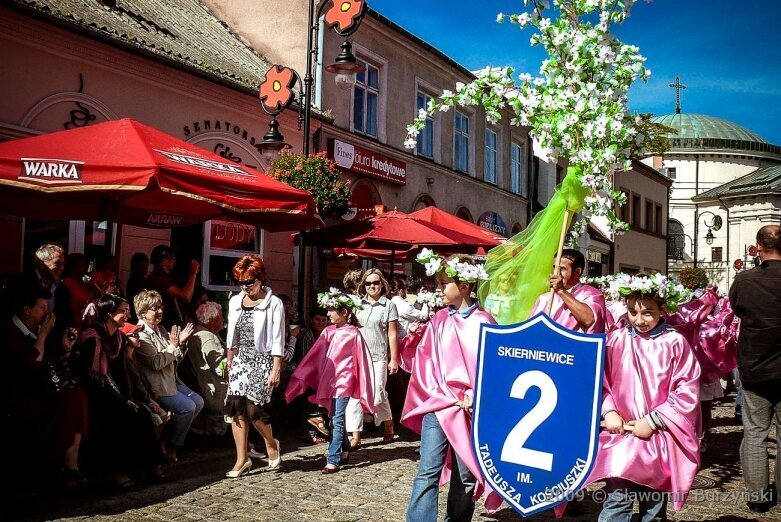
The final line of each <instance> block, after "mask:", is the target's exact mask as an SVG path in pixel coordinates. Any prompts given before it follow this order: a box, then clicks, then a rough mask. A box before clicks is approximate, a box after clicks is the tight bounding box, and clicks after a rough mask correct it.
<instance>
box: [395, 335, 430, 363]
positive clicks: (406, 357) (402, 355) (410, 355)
mask: <svg viewBox="0 0 781 522" xmlns="http://www.w3.org/2000/svg"><path fill="white" fill-rule="evenodd" d="M428 325H429V323H427V322H426V323H423V324H421V325H420V326H419V327H418V329H417V330H415V331H414V332H410V333H408V334H407V335H405V336H404V338H403V339H402V340H401V341H399V368H401V369H402V370H404V371H405V372H407V373H412V366H413V365H414V364H415V354H416V353H417V351H418V344H420V340H421V339H423V333H424V332H425V331H426V328H428Z"/></svg>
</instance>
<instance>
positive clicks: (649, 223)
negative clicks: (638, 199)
mask: <svg viewBox="0 0 781 522" xmlns="http://www.w3.org/2000/svg"><path fill="white" fill-rule="evenodd" d="M655 223H656V222H655V221H654V202H653V201H648V200H646V202H645V229H646V230H647V231H648V232H656V230H654V228H653V227H654V224H655Z"/></svg>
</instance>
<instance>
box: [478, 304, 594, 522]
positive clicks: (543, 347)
mask: <svg viewBox="0 0 781 522" xmlns="http://www.w3.org/2000/svg"><path fill="white" fill-rule="evenodd" d="M604 352H605V336H604V335H601V334H600V335H594V334H584V333H581V332H576V331H574V330H568V329H566V328H564V327H562V326H560V325H558V324H557V323H555V322H554V321H553V320H552V319H550V317H548V316H547V315H545V314H542V313H540V314H538V315H536V316H534V317H533V318H531V319H529V320H528V321H525V322H523V323H519V324H512V325H489V324H484V325H482V327H481V330H480V351H479V356H478V363H477V384H476V386H475V396H474V415H473V420H472V422H473V427H472V428H473V429H472V434H473V444H474V451H475V454H476V455H477V461H478V464H479V466H480V468H481V471H482V473H483V476H484V477H485V479H486V482H487V483H488V484H489V485H490V486H491V487H492V488H493V489H494V490H495V491H496V492H497V493H498V494H499V495H501V496H502V498H503V499H504V500H505V501H506V502H507V503H508V504H509V505H511V506H512V507H513V508H514V509H515V510H516V511H518V512H519V513H520V514H522V515H523V516H529V515H532V514H534V513H537V512H540V511H544V510H546V509H550V508H552V507H553V506H555V505H556V504H559V503H561V502H563V501H565V500H571V499H572V498H573V496H574V494H575V493H577V491H578V490H579V489H580V488H581V486H582V484H583V482H584V481H585V480H586V478H587V477H588V474H589V472H590V471H591V468H592V466H593V464H594V458H595V457H596V453H597V439H598V437H599V422H600V408H601V403H602V367H603V364H604Z"/></svg>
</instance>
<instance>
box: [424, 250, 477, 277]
mask: <svg viewBox="0 0 781 522" xmlns="http://www.w3.org/2000/svg"><path fill="white" fill-rule="evenodd" d="M415 260H416V261H417V262H418V263H420V264H421V265H425V267H426V275H427V276H432V275H434V274H436V273H437V272H439V271H440V270H442V269H443V268H444V269H445V273H446V274H447V275H448V277H452V278H454V279H458V280H459V281H466V282H467V283H476V282H477V281H488V272H486V271H485V268H484V267H483V265H480V264H474V265H473V264H470V263H461V262H459V261H458V258H457V257H454V258H453V259H450V260H448V261H447V262H445V266H444V267H443V266H442V258H441V257H439V256H438V255H437V254H435V253H434V252H433V251H432V250H429V249H428V248H424V249H423V250H421V251H420V253H419V254H418V255H417V257H416V258H415Z"/></svg>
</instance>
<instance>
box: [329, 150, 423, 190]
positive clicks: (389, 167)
mask: <svg viewBox="0 0 781 522" xmlns="http://www.w3.org/2000/svg"><path fill="white" fill-rule="evenodd" d="M328 141H329V147H328V152H329V154H330V157H331V159H333V160H334V162H335V163H336V164H337V165H338V166H339V167H341V168H343V169H346V170H352V171H353V172H358V173H361V174H365V175H366V176H371V177H373V178H377V179H381V180H384V181H389V182H391V183H395V184H397V185H405V184H406V183H407V164H406V163H404V162H403V161H399V160H397V159H393V158H390V157H388V156H385V155H383V154H380V153H379V152H374V151H373V150H369V149H364V148H363V147H359V146H358V145H353V144H352V143H347V142H346V141H341V140H337V139H330V140H328Z"/></svg>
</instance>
